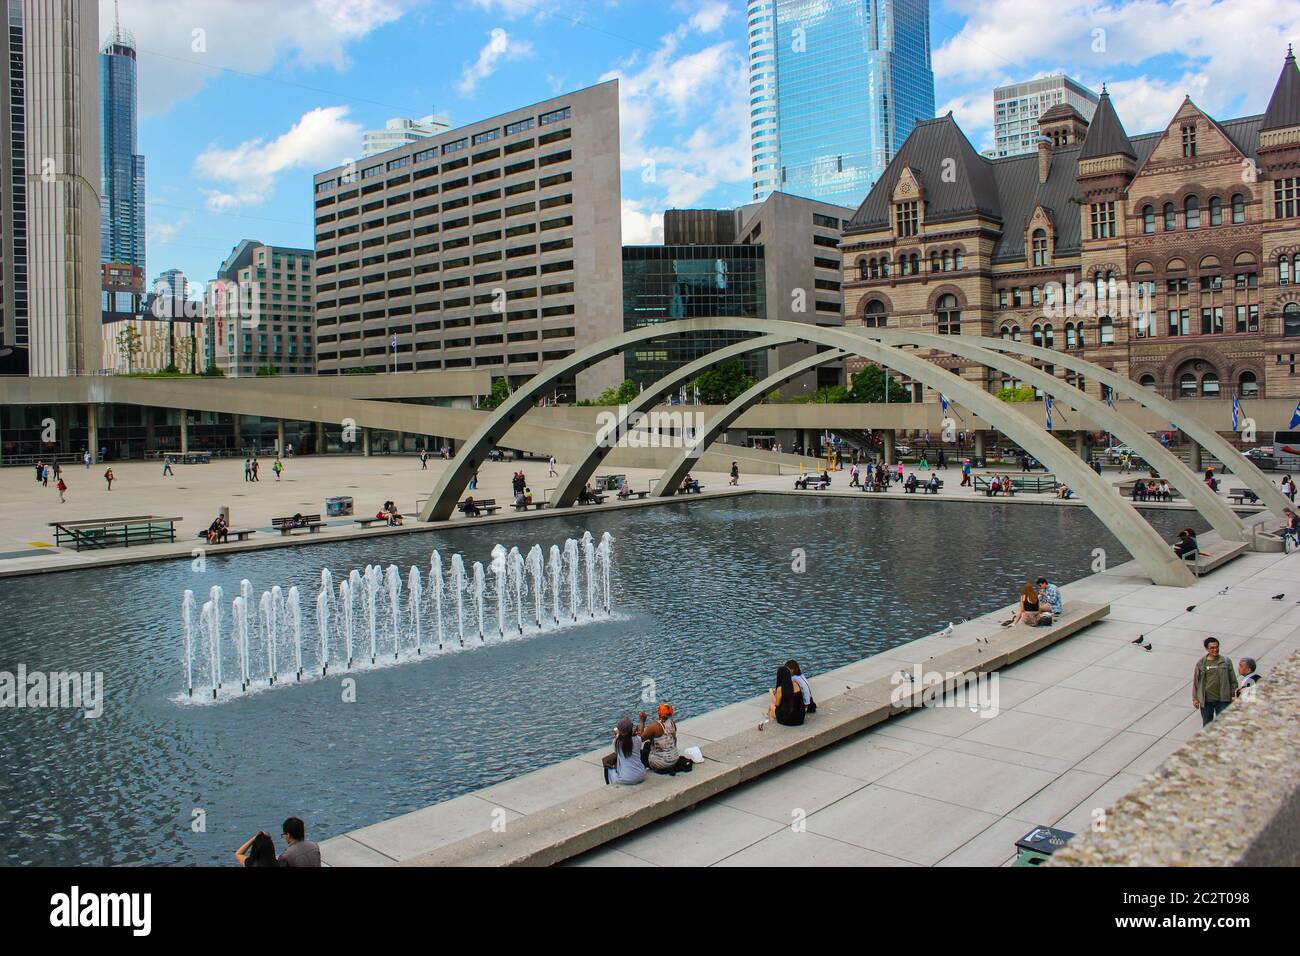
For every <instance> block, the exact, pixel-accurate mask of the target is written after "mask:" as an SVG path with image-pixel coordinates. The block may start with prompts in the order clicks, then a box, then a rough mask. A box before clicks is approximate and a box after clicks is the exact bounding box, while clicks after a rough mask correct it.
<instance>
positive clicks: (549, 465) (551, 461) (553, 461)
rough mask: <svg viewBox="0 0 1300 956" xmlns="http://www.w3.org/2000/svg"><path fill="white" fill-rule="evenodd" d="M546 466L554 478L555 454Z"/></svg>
mask: <svg viewBox="0 0 1300 956" xmlns="http://www.w3.org/2000/svg"><path fill="white" fill-rule="evenodd" d="M546 467H547V468H548V469H550V471H549V473H548V474H547V476H546V477H547V478H554V477H556V474H557V472H556V470H555V456H554V455H552V456H551V457H550V459H549V460H548V461H547V462H546ZM629 723H631V722H630V721H629Z"/></svg>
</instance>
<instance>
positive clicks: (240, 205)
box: [100, 0, 1300, 282]
mask: <svg viewBox="0 0 1300 956" xmlns="http://www.w3.org/2000/svg"><path fill="white" fill-rule="evenodd" d="M117 6H118V9H119V10H120V16H121V22H122V26H123V28H124V29H126V30H128V31H130V32H131V33H132V34H133V35H134V37H135V41H136V46H137V49H138V51H139V109H140V129H139V139H140V145H139V148H140V151H141V152H142V153H143V154H144V155H145V158H146V169H147V176H146V178H147V187H146V195H147V229H148V248H147V253H148V273H149V275H148V278H149V279H152V278H153V277H155V276H157V275H158V274H159V273H160V272H162V271H163V270H165V269H170V268H179V269H181V270H182V271H184V272H185V273H186V275H187V276H189V278H190V280H191V282H204V281H207V280H209V279H211V278H212V277H213V276H214V275H215V271H216V269H217V267H218V266H219V265H220V263H221V261H222V260H223V259H224V258H225V256H226V255H228V254H229V253H230V251H231V249H233V248H234V246H235V245H237V244H238V243H239V242H240V241H241V240H243V239H257V240H260V241H263V242H268V243H273V244H277V245H289V246H303V247H308V248H310V247H311V246H312V234H313V228H312V201H313V196H312V175H313V174H314V173H315V172H318V171H320V170H322V169H327V168H329V167H332V166H335V165H338V164H341V163H344V162H347V161H349V160H351V159H357V158H359V157H360V154H361V136H362V134H363V132H364V131H365V130H367V129H376V128H380V127H382V126H383V125H384V122H385V121H386V120H387V119H388V118H390V117H393V116H410V117H419V116H424V115H427V114H429V113H433V112H438V113H444V114H448V115H449V116H450V118H451V121H452V125H453V126H459V125H463V124H467V123H471V122H474V121H477V120H480V119H483V118H486V117H490V116H493V115H496V114H498V113H502V112H505V111H507V110H510V109H515V108H517V107H520V106H525V105H527V104H529V103H532V102H536V101H538V100H542V99H546V98H549V97H551V96H555V95H558V94H560V93H563V92H565V91H569V90H575V89H581V88H583V87H586V86H590V85H591V84H593V83H597V82H600V81H603V80H606V79H610V78H613V77H617V78H618V79H619V81H620V98H621V103H620V111H621V118H620V124H621V130H620V134H621V153H622V168H623V178H622V196H623V199H622V201H623V210H622V213H623V241H624V242H625V243H643V242H658V241H661V239H662V222H663V211H664V210H665V209H671V208H682V207H716V208H726V207H734V206H737V205H741V204H743V203H745V202H747V201H749V198H750V187H749V175H750V174H749V165H750V163H749V139H748V130H749V112H748V109H749V106H748V95H749V94H748V78H747V63H746V50H747V37H746V22H745V3H744V0H692V2H687V0H118V3H117ZM113 8H114V3H113V2H112V0H100V33H101V36H102V37H107V36H108V35H109V33H110V31H111V29H112V24H113V15H114V14H113ZM930 19H931V47H932V51H933V62H934V72H935V87H936V90H935V101H936V104H937V110H938V113H939V114H940V115H941V114H943V113H946V112H948V111H949V110H951V111H952V112H953V114H954V116H955V117H956V119H957V121H958V123H959V124H960V125H961V127H962V129H963V130H964V131H965V132H966V135H967V136H968V137H969V138H970V140H971V142H972V144H973V145H974V146H975V148H976V149H983V148H985V147H987V146H990V145H992V119H993V117H992V113H993V99H992V90H993V88H994V87H995V86H998V85H1001V84H1005V83H1010V82H1018V81H1022V80H1025V79H1030V78H1033V77H1036V76H1043V75H1047V74H1051V73H1059V72H1064V73H1067V74H1069V75H1070V76H1073V77H1074V78H1075V79H1077V80H1079V81H1081V82H1083V83H1084V84H1085V85H1088V86H1090V87H1092V88H1093V89H1100V87H1101V84H1102V83H1103V82H1106V83H1107V84H1108V89H1109V91H1110V93H1111V96H1112V98H1113V100H1114V102H1115V106H1116V108H1117V110H1118V111H1119V115H1120V118H1121V120H1122V121H1123V123H1124V125H1125V127H1126V129H1127V130H1128V132H1129V133H1130V134H1137V133H1141V132H1149V131H1151V130H1155V129H1163V128H1164V127H1165V126H1166V125H1167V124H1168V122H1169V120H1170V118H1171V117H1172V115H1173V113H1174V111H1175V110H1176V109H1177V107H1178V105H1179V104H1180V103H1181V102H1182V99H1183V97H1184V96H1190V97H1191V98H1192V100H1193V101H1194V102H1195V103H1196V104H1197V105H1198V106H1200V107H1201V108H1202V109H1204V110H1205V111H1206V112H1208V113H1209V114H1210V115H1211V116H1213V117H1215V118H1219V119H1225V118H1230V117H1233V116H1242V115H1248V114H1251V113H1258V112H1262V111H1263V109H1264V108H1265V106H1266V105H1267V103H1268V97H1269V94H1270V93H1271V91H1272V89H1273V84H1274V83H1275V81H1276V79H1277V75H1278V73H1279V71H1280V69H1281V66H1282V58H1283V56H1284V55H1285V51H1286V47H1287V44H1288V42H1291V43H1295V44H1296V45H1297V46H1300V3H1297V2H1296V0H931V3H930Z"/></svg>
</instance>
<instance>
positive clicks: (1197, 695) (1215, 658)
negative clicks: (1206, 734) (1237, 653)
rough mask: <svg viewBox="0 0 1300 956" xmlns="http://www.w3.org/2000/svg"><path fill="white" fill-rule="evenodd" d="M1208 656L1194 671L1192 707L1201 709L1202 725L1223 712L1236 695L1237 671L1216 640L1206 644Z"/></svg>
mask: <svg viewBox="0 0 1300 956" xmlns="http://www.w3.org/2000/svg"><path fill="white" fill-rule="evenodd" d="M1203 646H1204V647H1205V656H1204V657H1202V658H1201V659H1200V660H1199V661H1197V662H1196V669H1195V670H1194V671H1193V672H1192V706H1193V707H1198V708H1200V711H1201V726H1202V727H1204V726H1205V725H1206V724H1208V723H1209V722H1210V721H1212V720H1214V718H1215V717H1218V716H1219V714H1221V713H1223V711H1224V709H1225V708H1226V707H1227V706H1228V705H1229V704H1231V703H1232V698H1233V696H1234V695H1235V694H1236V693H1237V672H1236V670H1235V669H1234V668H1233V666H1232V660H1231V659H1230V658H1227V657H1223V656H1222V655H1221V654H1219V641H1218V639H1217V638H1213V637H1207V638H1206V639H1205V641H1204V642H1203Z"/></svg>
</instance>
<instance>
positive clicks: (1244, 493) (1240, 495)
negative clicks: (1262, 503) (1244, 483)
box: [1228, 488, 1259, 505]
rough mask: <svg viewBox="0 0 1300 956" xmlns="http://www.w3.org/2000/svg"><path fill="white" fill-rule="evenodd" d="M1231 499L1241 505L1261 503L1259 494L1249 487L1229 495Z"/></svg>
mask: <svg viewBox="0 0 1300 956" xmlns="http://www.w3.org/2000/svg"><path fill="white" fill-rule="evenodd" d="M1228 500H1229V501H1235V502H1236V503H1237V504H1239V505H1254V504H1258V503H1259V495H1257V494H1255V492H1253V491H1251V490H1250V489H1249V488H1243V489H1242V490H1241V491H1238V492H1234V493H1233V494H1230V495H1228Z"/></svg>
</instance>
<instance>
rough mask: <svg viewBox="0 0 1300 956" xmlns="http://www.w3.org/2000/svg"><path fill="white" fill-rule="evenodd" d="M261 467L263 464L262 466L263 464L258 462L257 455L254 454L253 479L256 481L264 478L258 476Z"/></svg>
mask: <svg viewBox="0 0 1300 956" xmlns="http://www.w3.org/2000/svg"><path fill="white" fill-rule="evenodd" d="M261 468H262V466H261V464H260V463H259V462H258V460H257V456H256V455H254V456H253V480H254V481H261V480H262V479H261V478H259V477H258V474H257V473H258V471H260V470H261Z"/></svg>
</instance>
